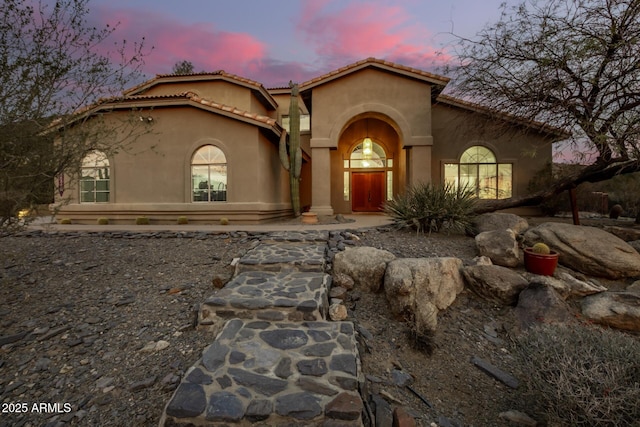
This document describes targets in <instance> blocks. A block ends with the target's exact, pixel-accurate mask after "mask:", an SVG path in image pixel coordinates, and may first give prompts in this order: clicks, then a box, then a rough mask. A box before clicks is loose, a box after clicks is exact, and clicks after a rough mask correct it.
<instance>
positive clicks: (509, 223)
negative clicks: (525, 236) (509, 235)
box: [473, 212, 529, 234]
mask: <svg viewBox="0 0 640 427" xmlns="http://www.w3.org/2000/svg"><path fill="white" fill-rule="evenodd" d="M473 225H474V227H475V229H476V232H477V233H478V234H480V233H482V232H485V231H500V230H506V229H510V230H512V231H513V232H514V233H515V234H521V233H524V232H525V231H527V229H528V228H529V223H528V222H527V220H526V219H524V218H522V217H520V216H518V215H514V214H511V213H502V212H494V213H486V214H482V215H478V216H477V217H476V218H475V219H474V220H473Z"/></svg>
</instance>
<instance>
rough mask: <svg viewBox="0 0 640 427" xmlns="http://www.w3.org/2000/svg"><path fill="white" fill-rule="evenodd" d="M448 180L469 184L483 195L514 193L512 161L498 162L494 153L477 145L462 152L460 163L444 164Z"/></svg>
mask: <svg viewBox="0 0 640 427" xmlns="http://www.w3.org/2000/svg"><path fill="white" fill-rule="evenodd" d="M444 179H445V182H447V183H449V184H451V185H453V186H454V188H459V187H467V188H468V189H470V190H472V191H474V192H475V194H476V196H478V197H479V198H480V199H507V198H509V197H511V196H512V195H513V165H512V164H511V163H498V161H497V159H496V156H495V154H494V153H493V151H491V150H490V149H489V148H487V147H484V146H482V145H474V146H472V147H469V148H468V149H466V150H465V152H464V153H462V155H461V156H460V163H447V164H445V165H444Z"/></svg>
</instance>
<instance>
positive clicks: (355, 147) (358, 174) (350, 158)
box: [339, 117, 400, 212]
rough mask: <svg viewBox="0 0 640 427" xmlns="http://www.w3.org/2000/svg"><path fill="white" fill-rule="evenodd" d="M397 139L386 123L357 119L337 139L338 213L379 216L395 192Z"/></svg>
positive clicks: (376, 119)
mask: <svg viewBox="0 0 640 427" xmlns="http://www.w3.org/2000/svg"><path fill="white" fill-rule="evenodd" d="M399 146H400V143H399V136H398V133H397V132H396V130H395V129H394V127H393V126H391V125H390V124H389V123H388V122H387V120H383V119H381V118H378V117H360V118H356V119H355V120H354V121H352V122H351V123H350V124H349V125H348V126H347V127H346V129H345V130H344V132H343V133H342V135H341V137H340V144H339V152H340V155H341V158H342V159H341V163H342V164H341V166H342V168H341V169H342V184H343V185H342V187H343V191H342V192H343V200H342V201H341V202H342V203H341V206H342V208H341V209H340V210H341V211H342V212H380V211H381V210H382V208H383V205H384V203H385V201H387V200H390V199H391V198H392V197H393V195H394V194H396V193H397V189H398V183H397V180H398V170H397V169H398V162H397V161H396V157H397V155H398V151H399Z"/></svg>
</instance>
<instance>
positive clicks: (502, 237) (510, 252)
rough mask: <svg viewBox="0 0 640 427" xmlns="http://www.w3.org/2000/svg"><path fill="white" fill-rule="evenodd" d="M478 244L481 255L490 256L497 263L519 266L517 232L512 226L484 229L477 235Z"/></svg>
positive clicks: (506, 265) (505, 265)
mask: <svg viewBox="0 0 640 427" xmlns="http://www.w3.org/2000/svg"><path fill="white" fill-rule="evenodd" d="M476 246H477V247H478V251H479V252H480V256H486V257H489V258H490V259H491V262H493V264H495V265H501V266H503V267H517V266H518V264H520V249H519V248H518V241H517V240H516V233H515V232H514V231H513V230H511V229H510V228H508V229H505V230H492V231H483V232H482V233H480V234H478V235H477V236H476Z"/></svg>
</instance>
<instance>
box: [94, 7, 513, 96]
mask: <svg viewBox="0 0 640 427" xmlns="http://www.w3.org/2000/svg"><path fill="white" fill-rule="evenodd" d="M503 1H504V0H482V1H479V0H438V1H433V0H395V1H392V0H373V1H371V0H367V1H365V0H268V1H267V0H229V1H227V0H215V1H214V0H181V1H175V0H135V1H131V0H91V1H90V3H89V7H90V9H91V13H92V17H91V19H92V20H95V21H96V23H98V24H103V25H104V24H107V23H108V24H111V25H113V24H115V23H117V22H119V23H120V26H119V28H118V31H117V33H116V35H117V38H119V39H127V40H130V41H134V40H140V39H141V38H142V37H145V39H146V42H147V43H148V45H152V46H153V47H154V50H153V52H152V53H151V55H150V56H149V57H147V58H146V61H145V62H146V64H145V68H144V70H145V73H146V75H147V77H152V76H153V75H155V74H163V73H170V72H171V69H172V68H173V66H174V64H175V63H176V62H179V61H182V60H188V61H191V62H192V63H193V64H194V66H195V70H196V71H214V70H220V69H223V70H225V71H227V72H230V73H234V74H238V75H240V76H243V77H247V78H251V79H254V80H257V81H259V82H261V83H263V84H264V85H265V86H267V87H272V86H281V85H285V84H286V83H287V82H289V80H293V81H296V82H303V81H306V80H308V79H310V78H312V77H316V76H318V75H321V74H323V73H325V72H327V71H331V70H333V69H336V68H339V67H342V66H344V65H347V64H350V63H352V62H355V61H358V60H361V59H365V58H367V57H370V56H373V57H376V58H381V59H386V60H390V61H394V62H399V63H401V64H404V65H408V66H413V67H416V68H420V69H424V70H427V71H433V72H437V69H436V67H437V66H438V65H439V64H441V63H442V61H447V60H449V59H450V58H451V55H452V54H453V52H452V50H451V43H452V41H453V40H454V37H453V36H452V35H451V34H450V33H451V32H453V33H455V34H456V35H460V36H464V37H473V36H474V35H475V34H476V33H477V32H478V31H479V30H480V29H481V28H482V27H483V26H484V25H485V24H487V23H491V22H495V21H497V19H498V18H499V14H500V10H499V5H500V4H501V3H502V2H503ZM509 3H515V1H513V0H511V1H510V2H509ZM439 52H441V53H440V54H439Z"/></svg>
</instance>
